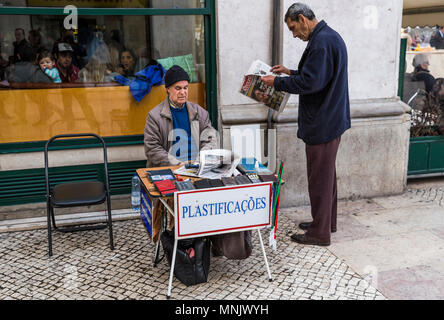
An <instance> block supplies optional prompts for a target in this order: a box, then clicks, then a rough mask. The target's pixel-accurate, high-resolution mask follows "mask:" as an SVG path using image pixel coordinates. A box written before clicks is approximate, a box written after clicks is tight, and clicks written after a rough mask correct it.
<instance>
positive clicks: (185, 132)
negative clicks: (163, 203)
mask: <svg viewBox="0 0 444 320" xmlns="http://www.w3.org/2000/svg"><path fill="white" fill-rule="evenodd" d="M189 82H190V77H189V75H188V73H187V72H186V71H185V70H184V69H182V68H181V67H179V66H177V65H174V66H172V67H171V68H170V69H168V71H167V72H166V73H165V87H166V91H167V95H168V96H167V98H166V99H165V100H164V101H163V102H162V103H160V104H159V105H158V106H156V107H155V108H154V109H153V110H151V111H150V112H149V114H148V117H147V119H146V125H145V132H144V145H145V154H146V157H147V167H148V168H151V167H161V166H175V165H179V164H182V163H184V162H185V161H187V160H195V159H196V158H197V157H198V153H199V150H204V149H212V148H214V147H216V146H217V139H216V130H215V129H214V128H213V127H212V125H211V122H210V119H209V116H208V112H207V111H206V110H205V109H203V108H202V107H201V106H199V105H197V104H195V103H192V102H189V101H187V100H188V85H189ZM170 205H171V206H172V203H170ZM160 209H161V207H160V201H156V202H155V204H154V209H153V225H152V230H153V231H152V237H153V241H154V242H157V241H158V239H159V231H160V225H161V214H160ZM173 225H174V219H170V226H169V228H170V229H171V228H172V227H173Z"/></svg>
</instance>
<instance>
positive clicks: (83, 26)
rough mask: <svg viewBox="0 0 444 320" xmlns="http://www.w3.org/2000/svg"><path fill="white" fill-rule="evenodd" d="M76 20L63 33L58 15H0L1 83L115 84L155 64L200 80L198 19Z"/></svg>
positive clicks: (32, 85)
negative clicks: (178, 68)
mask: <svg viewBox="0 0 444 320" xmlns="http://www.w3.org/2000/svg"><path fill="white" fill-rule="evenodd" d="M78 21H79V25H78V29H74V30H66V29H64V28H63V27H61V26H63V16H48V15H27V16H25V15H2V18H1V21H0V81H3V83H2V85H3V86H5V85H8V83H9V84H12V85H13V86H14V88H20V87H23V88H38V87H39V85H38V84H45V85H44V86H40V87H44V88H47V87H48V84H58V87H65V84H78V85H80V84H86V83H88V84H94V83H95V84H99V83H100V84H103V83H105V84H106V83H107V84H109V85H118V83H117V82H116V81H115V77H116V76H118V75H121V76H123V77H126V78H128V79H133V78H134V77H135V74H136V73H137V72H139V71H141V70H143V69H144V68H146V67H147V66H149V65H152V64H155V63H160V64H161V65H162V66H163V67H164V68H165V69H168V68H169V67H171V66H172V65H174V64H178V65H180V66H182V67H183V68H184V69H185V70H186V71H187V72H188V73H189V74H190V79H191V82H192V83H193V82H205V78H204V75H205V51H204V47H205V46H204V28H203V17H202V16H180V17H178V16H106V15H105V16H80V17H79V19H78ZM20 83H21V84H23V85H18V84H20ZM24 84H26V85H24Z"/></svg>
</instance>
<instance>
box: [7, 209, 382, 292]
mask: <svg viewBox="0 0 444 320" xmlns="http://www.w3.org/2000/svg"><path fill="white" fill-rule="evenodd" d="M281 217H282V218H281V221H280V226H279V230H278V242H277V243H278V246H277V251H276V252H274V251H273V250H272V249H271V248H270V247H268V246H267V247H266V253H267V256H268V259H269V263H270V267H271V272H272V275H273V282H269V281H268V278H267V272H266V268H265V264H264V260H263V256H262V251H261V249H260V244H259V240H258V237H257V233H256V231H254V232H253V239H254V240H253V244H254V249H253V253H252V255H251V256H250V257H249V258H248V259H245V260H241V261H234V260H227V259H226V258H224V257H212V258H211V267H210V274H209V278H208V282H206V283H204V284H199V285H196V286H190V287H186V286H185V285H183V284H182V283H180V282H179V281H178V280H176V279H175V280H174V282H173V289H172V298H173V299H184V300H193V299H207V300H216V299H217V300H219V299H220V300H222V299H232V300H256V299H266V300H279V299H280V300H288V299H319V300H320V299H329V300H334V299H366V300H367V299H368V300H374V299H377V300H379V299H381V300H383V299H385V297H384V296H383V295H382V294H381V293H380V292H378V291H377V290H376V289H375V288H374V287H372V286H371V285H370V283H371V279H364V278H362V277H361V276H359V275H358V274H357V273H355V272H354V271H353V270H352V269H351V268H350V267H348V266H347V265H346V264H345V263H344V262H343V261H342V260H340V259H338V258H337V257H336V256H334V255H333V254H332V253H331V252H330V251H329V250H328V249H327V248H324V247H314V246H301V245H298V244H296V243H293V242H291V241H290V240H289V235H290V234H291V233H292V232H294V230H296V229H297V224H296V222H295V221H292V220H291V219H290V218H288V217H286V216H285V215H282V216H281ZM113 226H114V236H115V247H116V249H115V250H114V251H111V250H110V249H109V245H108V234H107V230H100V231H86V232H80V233H79V232H77V233H68V234H66V233H64V234H62V233H55V234H54V242H53V244H54V256H53V257H52V258H49V257H48V255H47V233H46V230H44V229H40V230H32V231H23V232H10V233H3V234H0V278H1V279H2V281H1V283H0V300H4V299H17V300H18V299H25V300H29V299H38V300H39V299H79V300H82V299H103V300H109V299H118V300H123V299H141V300H142V299H159V300H163V299H165V295H166V291H167V286H168V277H169V270H170V269H169V266H168V263H167V261H166V259H164V260H163V261H162V262H161V263H159V264H158V265H157V267H153V263H152V259H153V255H154V245H153V243H152V242H151V241H150V240H149V238H148V236H147V233H146V231H145V229H144V227H143V226H142V223H141V221H140V220H139V219H135V220H127V221H120V222H116V223H114V224H113ZM268 233H269V231H268V229H266V230H262V237H263V239H264V241H268V240H267V239H268Z"/></svg>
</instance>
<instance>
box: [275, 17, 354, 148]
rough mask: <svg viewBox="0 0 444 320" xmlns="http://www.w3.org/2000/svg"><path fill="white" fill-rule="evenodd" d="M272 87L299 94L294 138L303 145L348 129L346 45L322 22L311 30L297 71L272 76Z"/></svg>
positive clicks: (326, 138) (320, 140)
mask: <svg viewBox="0 0 444 320" xmlns="http://www.w3.org/2000/svg"><path fill="white" fill-rule="evenodd" d="M274 87H275V89H276V90H278V91H286V92H289V93H293V94H299V95H300V96H299V118H298V125H299V129H298V137H299V138H301V139H302V140H303V141H304V142H305V143H306V144H309V145H315V144H321V143H326V142H329V141H332V140H333V139H335V138H337V137H339V136H341V135H342V134H343V133H344V131H346V130H347V129H349V128H350V102H349V96H348V73H347V48H346V46H345V43H344V41H343V40H342V38H341V36H340V35H339V34H338V33H337V32H336V31H334V30H333V29H331V28H330V27H329V26H328V25H327V24H326V23H325V22H324V21H321V22H319V23H318V24H317V25H316V27H315V28H314V30H313V32H312V33H311V35H310V38H309V41H308V44H307V48H306V49H305V51H304V54H303V55H302V58H301V61H300V62H299V66H298V70H297V71H294V70H292V71H291V75H290V76H289V77H276V78H275V80H274Z"/></svg>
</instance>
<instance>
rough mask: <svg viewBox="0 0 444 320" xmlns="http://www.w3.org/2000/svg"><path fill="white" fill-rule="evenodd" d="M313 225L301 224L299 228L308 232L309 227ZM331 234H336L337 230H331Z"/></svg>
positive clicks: (309, 223)
mask: <svg viewBox="0 0 444 320" xmlns="http://www.w3.org/2000/svg"><path fill="white" fill-rule="evenodd" d="M310 225H311V222H301V223H299V228H300V229H302V230H308V227H309V226H310ZM331 232H332V233H335V232H336V228H331Z"/></svg>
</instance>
